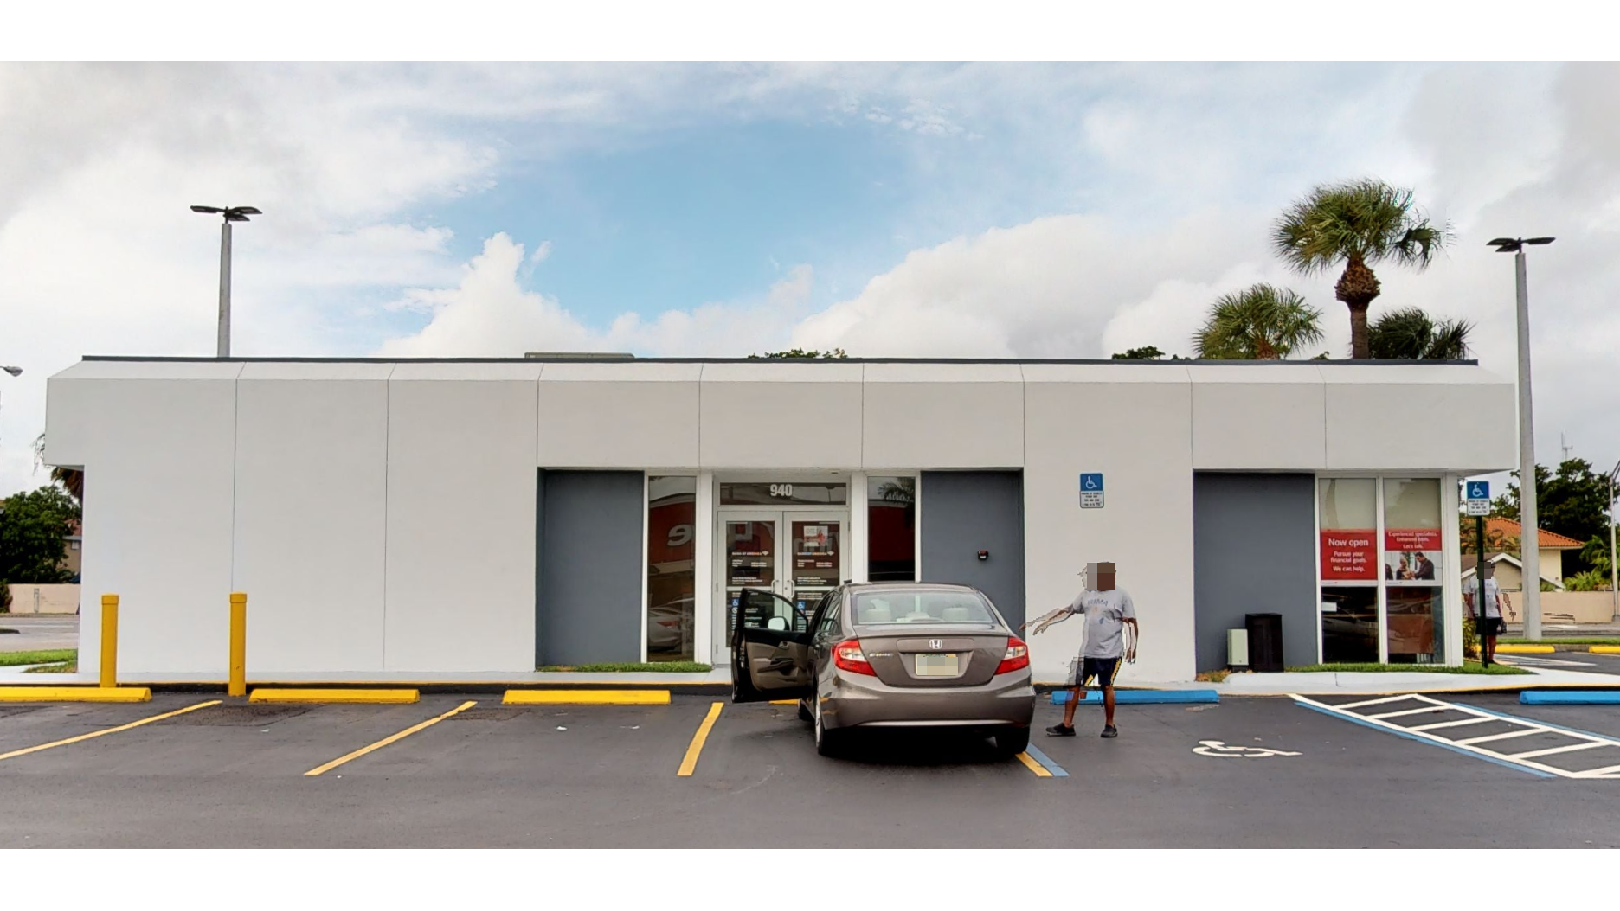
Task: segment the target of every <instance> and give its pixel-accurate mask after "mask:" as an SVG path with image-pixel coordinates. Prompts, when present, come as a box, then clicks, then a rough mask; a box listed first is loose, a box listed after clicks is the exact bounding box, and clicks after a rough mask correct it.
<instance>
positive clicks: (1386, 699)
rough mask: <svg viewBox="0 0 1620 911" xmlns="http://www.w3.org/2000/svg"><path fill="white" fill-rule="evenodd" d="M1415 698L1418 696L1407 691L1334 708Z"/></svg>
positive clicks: (1356, 706) (1355, 707)
mask: <svg viewBox="0 0 1620 911" xmlns="http://www.w3.org/2000/svg"><path fill="white" fill-rule="evenodd" d="M1414 698H1416V697H1414V696H1413V695H1411V694H1410V693H1405V694H1402V695H1400V696H1384V697H1382V698H1379V699H1363V700H1362V701H1360V702H1351V703H1349V704H1347V705H1336V706H1333V708H1336V709H1359V708H1362V707H1363V706H1369V705H1383V704H1384V703H1386V702H1405V701H1406V700H1408V699H1414Z"/></svg>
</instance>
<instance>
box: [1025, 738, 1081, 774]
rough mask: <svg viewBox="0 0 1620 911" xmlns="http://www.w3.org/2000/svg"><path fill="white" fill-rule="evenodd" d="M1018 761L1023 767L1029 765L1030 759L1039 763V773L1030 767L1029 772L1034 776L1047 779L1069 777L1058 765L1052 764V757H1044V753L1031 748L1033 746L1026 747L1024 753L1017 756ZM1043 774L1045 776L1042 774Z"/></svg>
mask: <svg viewBox="0 0 1620 911" xmlns="http://www.w3.org/2000/svg"><path fill="white" fill-rule="evenodd" d="M1018 759H1019V761H1021V762H1023V763H1024V765H1026V766H1028V765H1029V761H1030V760H1031V759H1033V760H1034V761H1035V762H1037V763H1039V764H1040V766H1041V768H1040V770H1039V771H1037V770H1036V769H1035V767H1034V766H1030V771H1031V772H1034V773H1035V774H1036V775H1040V776H1041V777H1042V778H1047V777H1051V778H1068V777H1069V773H1068V772H1066V771H1064V770H1063V767H1062V766H1060V765H1058V764H1057V763H1056V762H1053V761H1052V757H1050V756H1048V755H1046V754H1045V753H1042V752H1041V751H1040V750H1039V749H1037V748H1036V747H1033V746H1030V747H1026V748H1025V749H1024V752H1022V753H1019V754H1018ZM1043 772H1044V773H1045V774H1042V773H1043Z"/></svg>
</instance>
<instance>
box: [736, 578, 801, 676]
mask: <svg viewBox="0 0 1620 911" xmlns="http://www.w3.org/2000/svg"><path fill="white" fill-rule="evenodd" d="M737 607H738V609H737V621H736V624H735V627H734V628H733V630H732V633H731V701H732V702H764V701H765V700H767V699H798V698H801V697H804V696H808V695H810V675H811V666H810V660H811V659H810V622H809V618H807V617H805V616H804V612H803V611H800V610H799V608H798V606H797V605H795V604H794V603H793V602H792V601H789V600H788V599H786V598H784V597H782V596H781V595H777V594H774V593H772V592H768V591H765V590H763V589H757V588H745V589H743V591H742V593H741V600H740V603H739V604H738V606H737Z"/></svg>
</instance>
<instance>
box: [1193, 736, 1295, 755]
mask: <svg viewBox="0 0 1620 911" xmlns="http://www.w3.org/2000/svg"><path fill="white" fill-rule="evenodd" d="M1193 752H1194V753H1197V754H1198V755H1200V756H1213V757H1215V758H1216V759H1233V758H1235V759H1259V758H1261V757H1264V756H1298V755H1300V754H1299V753H1294V752H1290V751H1288V750H1272V749H1267V748H1266V747H1245V746H1227V745H1226V744H1224V743H1222V742H1221V741H1219V740H1200V741H1198V746H1195V747H1193Z"/></svg>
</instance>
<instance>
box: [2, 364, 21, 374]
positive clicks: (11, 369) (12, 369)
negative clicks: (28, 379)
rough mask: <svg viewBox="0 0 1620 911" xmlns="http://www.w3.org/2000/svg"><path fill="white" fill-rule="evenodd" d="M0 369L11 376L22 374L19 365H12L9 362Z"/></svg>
mask: <svg viewBox="0 0 1620 911" xmlns="http://www.w3.org/2000/svg"><path fill="white" fill-rule="evenodd" d="M0 370H4V371H5V372H7V373H9V374H11V375H12V376H22V368H21V367H13V366H11V365H10V364H7V365H6V366H4V367H0Z"/></svg>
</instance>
